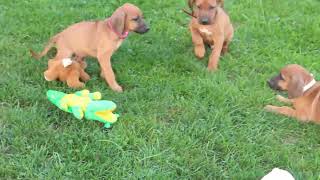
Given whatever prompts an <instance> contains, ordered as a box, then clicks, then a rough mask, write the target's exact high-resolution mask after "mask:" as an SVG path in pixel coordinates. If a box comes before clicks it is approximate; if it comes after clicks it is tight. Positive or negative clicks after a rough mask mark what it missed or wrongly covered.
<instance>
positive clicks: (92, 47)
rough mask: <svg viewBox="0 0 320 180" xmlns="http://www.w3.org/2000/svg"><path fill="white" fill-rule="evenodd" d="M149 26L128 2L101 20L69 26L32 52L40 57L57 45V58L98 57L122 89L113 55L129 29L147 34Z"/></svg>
mask: <svg viewBox="0 0 320 180" xmlns="http://www.w3.org/2000/svg"><path fill="white" fill-rule="evenodd" d="M148 30H149V27H148V26H147V25H146V23H145V21H144V19H143V15H142V12H141V10H140V9H139V8H138V7H136V6H134V5H133V4H129V3H126V4H124V5H123V6H121V7H119V8H118V9H117V10H116V11H115V12H114V13H113V14H112V16H111V17H109V18H107V19H106V20H100V21H85V22H80V23H76V24H74V25H71V26H69V27H68V28H66V29H65V30H63V31H62V32H61V33H58V34H57V35H55V36H54V37H52V38H51V40H50V41H49V43H48V45H47V46H46V47H45V49H44V50H43V51H42V52H41V53H40V54H36V53H35V52H33V51H31V53H32V55H33V57H35V58H37V59H39V58H41V57H42V56H44V55H46V54H47V52H48V51H49V50H50V49H51V48H52V47H53V46H54V44H55V45H56V48H57V54H56V57H55V59H64V58H69V57H71V56H72V55H73V54H74V55H76V57H77V59H78V60H79V61H81V60H82V59H83V58H85V57H87V56H91V57H96V58H97V59H98V61H99V64H100V67H101V76H102V77H104V78H105V80H106V82H107V83H108V85H109V86H110V87H111V89H112V90H114V91H117V92H122V91H123V89H122V87H121V86H120V85H119V84H118V83H117V81H116V78H115V75H114V72H113V70H112V66H111V56H112V54H113V53H114V52H115V51H116V50H117V49H118V48H119V46H120V45H121V43H122V42H123V40H124V39H125V38H126V37H127V36H128V34H129V32H132V31H133V32H136V33H140V34H143V33H146V32H147V31H148Z"/></svg>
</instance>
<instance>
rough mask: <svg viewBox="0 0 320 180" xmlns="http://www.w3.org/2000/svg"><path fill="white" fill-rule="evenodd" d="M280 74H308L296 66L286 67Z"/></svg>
mask: <svg viewBox="0 0 320 180" xmlns="http://www.w3.org/2000/svg"><path fill="white" fill-rule="evenodd" d="M280 73H281V74H282V75H287V76H290V75H293V74H308V72H307V71H306V70H305V69H304V68H302V67H300V66H297V65H288V66H286V67H284V68H282V69H281V71H280Z"/></svg>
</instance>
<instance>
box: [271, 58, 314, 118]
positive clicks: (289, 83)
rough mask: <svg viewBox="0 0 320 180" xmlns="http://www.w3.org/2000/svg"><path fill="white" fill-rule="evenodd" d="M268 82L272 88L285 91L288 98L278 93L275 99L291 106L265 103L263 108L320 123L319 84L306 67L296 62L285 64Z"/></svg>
mask: <svg viewBox="0 0 320 180" xmlns="http://www.w3.org/2000/svg"><path fill="white" fill-rule="evenodd" d="M268 84H269V86H270V87H271V88H272V89H274V90H280V91H287V92H288V96H289V99H287V98H284V97H282V96H280V95H278V96H277V99H278V100H279V101H280V102H283V103H286V104H289V105H292V106H293V107H288V106H282V107H278V106H272V105H267V106H266V107H265V110H267V111H269V112H274V113H277V114H282V115H285V116H289V117H293V118H297V119H298V120H300V121H303V122H308V121H312V122H316V123H320V84H319V83H318V82H317V81H316V80H315V79H314V77H313V75H312V74H311V73H309V72H308V71H307V70H306V69H304V68H303V67H301V66H300V65H297V64H290V65H287V66H285V67H284V68H282V69H281V71H280V73H279V75H277V76H275V77H273V78H271V79H270V80H269V81H268Z"/></svg>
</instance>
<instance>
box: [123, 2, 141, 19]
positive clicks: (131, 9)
mask: <svg viewBox="0 0 320 180" xmlns="http://www.w3.org/2000/svg"><path fill="white" fill-rule="evenodd" d="M123 9H124V10H125V11H126V13H127V15H128V16H131V17H135V16H142V12H141V10H140V9H139V8H138V7H136V6H134V5H131V4H127V5H124V6H123Z"/></svg>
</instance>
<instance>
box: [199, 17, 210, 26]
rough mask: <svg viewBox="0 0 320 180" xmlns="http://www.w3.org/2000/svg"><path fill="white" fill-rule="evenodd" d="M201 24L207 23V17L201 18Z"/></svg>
mask: <svg viewBox="0 0 320 180" xmlns="http://www.w3.org/2000/svg"><path fill="white" fill-rule="evenodd" d="M200 22H201V24H203V25H208V24H209V18H201V21H200Z"/></svg>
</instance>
